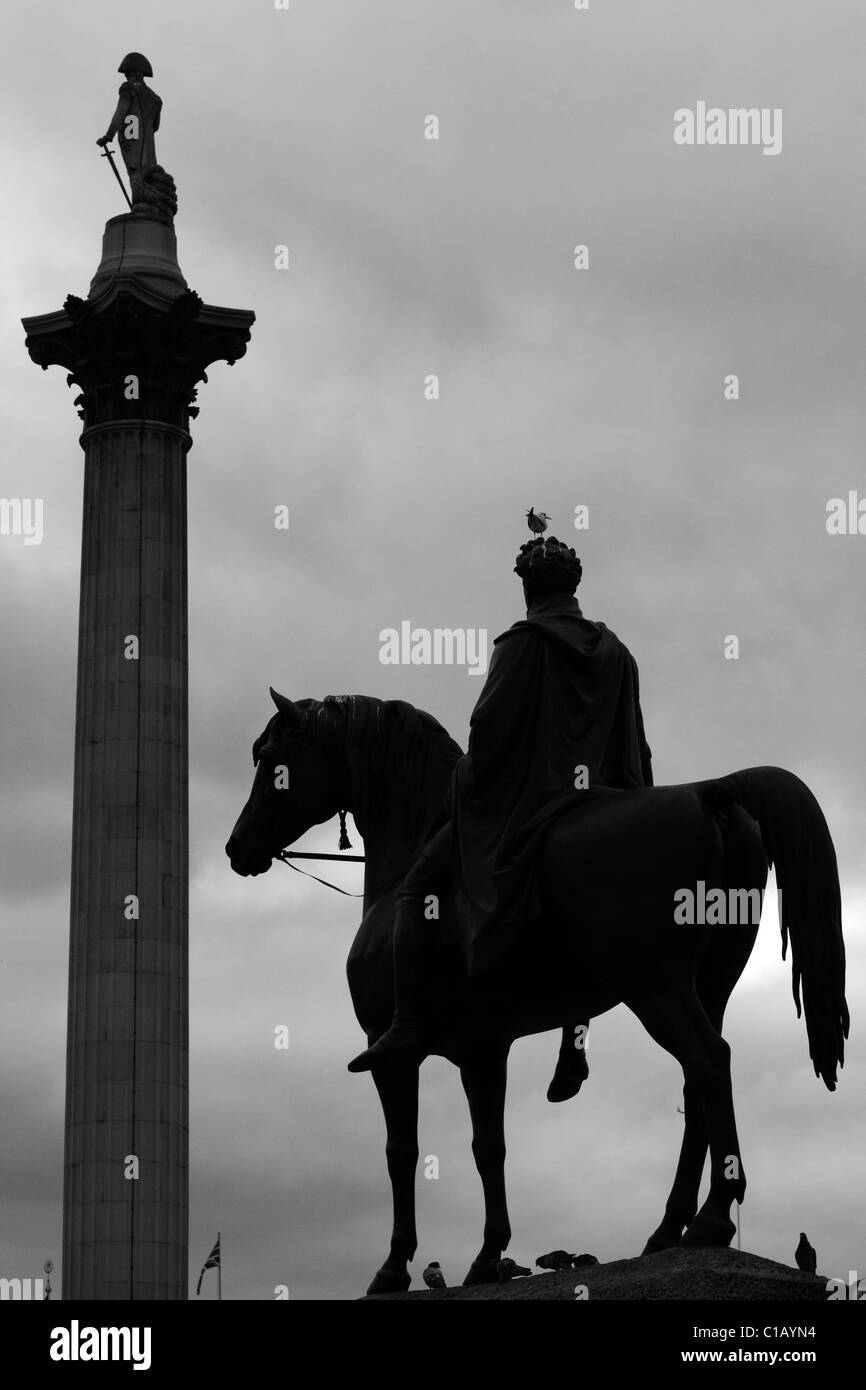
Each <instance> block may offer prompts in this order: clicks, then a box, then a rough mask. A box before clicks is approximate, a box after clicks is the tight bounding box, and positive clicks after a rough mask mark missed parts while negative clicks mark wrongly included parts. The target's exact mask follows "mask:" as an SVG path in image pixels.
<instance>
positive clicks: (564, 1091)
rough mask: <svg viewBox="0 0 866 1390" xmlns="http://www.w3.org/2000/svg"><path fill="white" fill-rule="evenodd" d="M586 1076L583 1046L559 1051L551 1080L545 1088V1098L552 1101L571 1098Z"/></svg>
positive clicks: (586, 1066)
mask: <svg viewBox="0 0 866 1390" xmlns="http://www.w3.org/2000/svg"><path fill="white" fill-rule="evenodd" d="M588 1076H589V1064H588V1063H587V1060H586V1052H585V1051H584V1049H583V1048H569V1049H568V1051H566V1052H560V1054H559V1058H558V1060H557V1063H556V1071H555V1072H554V1073H553V1080H552V1081H551V1083H550V1085H549V1086H548V1088H547V1099H548V1100H551V1101H554V1102H555V1101H560V1100H571V1098H572V1096H576V1095H577V1093H578V1091H579V1090H580V1088H581V1086H582V1085H583V1083H584V1081H585V1080H586V1078H587V1077H588Z"/></svg>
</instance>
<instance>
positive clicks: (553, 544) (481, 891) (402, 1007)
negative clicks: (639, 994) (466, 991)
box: [349, 536, 652, 1100]
mask: <svg viewBox="0 0 866 1390" xmlns="http://www.w3.org/2000/svg"><path fill="white" fill-rule="evenodd" d="M514 569H515V572H516V573H517V574H518V575H519V576H520V578H521V579H522V581H523V593H524V598H525V600H526V619H525V620H524V621H521V622H517V623H515V624H514V625H513V626H512V627H511V628H509V629H508V631H507V632H505V633H503V634H502V635H501V636H500V637H498V638H497V639H496V642H495V644H494V652H493V657H492V659H491V662H490V670H489V671H488V674H487V680H486V681H485V684H484V689H483V690H482V692H481V695H480V697H479V700H478V703H477V705H476V706H475V710H474V711H473V714H472V718H471V721H470V735H469V747H468V750H467V752H466V753H465V755H464V756H463V757H462V758H461V759H460V760H459V762H458V763H457V765H456V767H455V770H454V777H453V781H452V787H451V794H450V805H449V816H448V819H447V820H446V821H445V823H444V824H441V822H440V828H439V829H438V830H437V831H436V833H435V834H434V835H432V836H431V838H430V839H429V840H428V841H427V844H426V845H425V846H424V848H423V850H422V852H421V854H420V856H419V857H418V859H417V860H416V861H415V863H414V864H413V865H412V867H411V868H410V870H409V872H408V873H407V875H406V877H405V878H404V880H403V882H402V884H401V886H400V889H399V891H398V893H397V897H396V921H395V927H394V995H395V1010H394V1017H393V1020H392V1022H391V1026H390V1027H389V1028H388V1030H387V1031H386V1032H385V1033H384V1034H383V1035H382V1037H381V1038H379V1039H378V1041H377V1042H375V1043H374V1044H373V1045H372V1046H371V1047H369V1048H367V1049H366V1051H365V1052H362V1053H361V1054H360V1056H358V1057H356V1058H355V1059H354V1060H353V1061H352V1062H350V1063H349V1070H350V1071H366V1070H368V1069H369V1068H370V1067H372V1066H373V1065H375V1064H377V1063H378V1062H380V1061H385V1060H387V1059H388V1058H390V1057H394V1058H396V1057H401V1056H408V1055H412V1054H413V1053H414V1052H416V1051H417V1046H418V992H419V989H418V987H419V978H418V976H419V959H420V952H421V948H422V946H423V945H424V944H425V943H426V942H427V941H428V939H429V938H428V933H430V932H433V931H435V929H436V928H435V925H433V926H431V923H430V921H429V920H428V914H427V912H426V911H425V906H426V904H428V903H429V900H430V895H431V894H437V895H438V894H439V893H441V892H443V891H444V890H445V889H447V887H448V885H449V884H450V883H452V882H453V883H454V884H455V885H456V886H457V888H458V891H459V901H460V912H459V925H460V931H461V937H462V941H463V946H464V950H465V954H466V960H467V968H468V971H469V974H470V975H478V974H482V973H485V972H486V971H488V970H489V969H490V968H491V966H492V965H494V964H496V963H497V962H498V961H499V960H501V959H502V957H503V956H504V955H506V954H507V952H508V950H509V948H510V947H511V946H512V945H513V943H514V940H515V938H516V936H517V935H518V933H519V932H520V931H521V930H523V929H524V928H526V927H527V926H530V927H531V924H532V921H533V919H535V920H537V919H538V917H539V916H540V913H541V910H540V904H539V898H538V887H537V884H536V882H535V876H534V873H533V861H534V857H535V853H536V851H537V848H538V843H539V841H540V839H541V837H542V835H543V833H544V831H545V830H546V829H547V828H548V826H549V824H550V820H551V818H552V817H553V816H554V815H555V814H557V813H558V812H559V811H560V810H567V809H569V807H572V806H574V804H575V797H576V794H577V793H576V791H575V788H577V789H578V790H580V789H584V788H588V789H592V788H595V787H602V786H606V787H620V788H631V787H642V786H651V785H652V770H651V760H650V750H649V748H648V746H647V743H646V739H645V737H644V729H643V718H642V715H641V710H640V702H639V694H638V674H637V666H636V664H635V661H634V658H633V657H632V655H631V653H630V652H629V651H628V649H627V648H626V647H625V646H624V645H623V644H622V643H621V642H620V641H619V639H618V638H617V637H616V636H615V635H614V633H612V632H611V631H610V629H609V628H607V627H605V626H604V624H603V623H596V622H590V621H589V620H588V619H586V618H584V617H583V614H582V613H581V610H580V606H579V604H578V602H577V599H576V598H575V597H574V594H575V590H576V588H577V585H578V584H579V582H580V578H581V571H582V567H581V563H580V560H579V559H578V558H577V556H576V555H575V553H574V551H573V550H571V549H569V547H568V546H566V545H563V544H562V543H561V542H560V541H558V540H557V539H556V537H555V536H549V537H541V536H538V537H536V538H535V539H533V540H531V541H528V542H527V543H526V544H525V545H523V546H521V549H520V554H519V556H518V557H517V563H516V564H515V566H514ZM580 1025H581V1020H579V1019H567V1020H566V1021H565V1026H564V1028H563V1035H562V1043H561V1046H560V1054H559V1060H558V1062H557V1066H556V1072H555V1074H554V1078H553V1081H552V1082H551V1085H550V1088H549V1090H548V1099H550V1100H565V1099H568V1098H569V1097H571V1096H573V1095H576V1094H577V1092H578V1090H579V1089H580V1086H581V1083H582V1081H583V1080H584V1079H585V1077H586V1076H587V1074H588V1072H587V1066H586V1058H585V1055H584V1052H583V1050H582V1047H581V1046H580V1044H579V1042H578V1045H576V1036H575V1032H576V1029H577V1028H578V1027H580ZM581 1036H582V1037H585V1025H584V1027H583V1030H582V1034H581Z"/></svg>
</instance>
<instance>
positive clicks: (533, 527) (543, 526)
mask: <svg viewBox="0 0 866 1390" xmlns="http://www.w3.org/2000/svg"><path fill="white" fill-rule="evenodd" d="M549 520H550V517H549V516H548V515H547V512H536V511H533V509H532V507H530V508H529V511H528V512H527V513H526V524H527V526H528V527H529V529H530V531H532V533H533V534H534V535H536V536H541V535H543V534H544V532H545V531H546V530H547V523H548V521H549Z"/></svg>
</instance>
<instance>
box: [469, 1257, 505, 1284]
mask: <svg viewBox="0 0 866 1390" xmlns="http://www.w3.org/2000/svg"><path fill="white" fill-rule="evenodd" d="M463 1283H464V1285H466V1284H498V1283H499V1261H498V1260H495V1259H493V1258H492V1257H491V1258H490V1259H486V1260H473V1262H472V1265H471V1266H470V1269H469V1273H468V1274H467V1276H466V1278H465V1279H464V1280H463Z"/></svg>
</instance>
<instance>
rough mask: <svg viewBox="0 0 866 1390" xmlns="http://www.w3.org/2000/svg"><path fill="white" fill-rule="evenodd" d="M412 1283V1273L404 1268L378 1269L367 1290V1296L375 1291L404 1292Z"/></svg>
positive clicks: (375, 1292)
mask: <svg viewBox="0 0 866 1390" xmlns="http://www.w3.org/2000/svg"><path fill="white" fill-rule="evenodd" d="M411 1283H412V1275H411V1274H410V1273H409V1271H408V1270H405V1269H400V1270H398V1269H380V1270H379V1271H378V1273H377V1274H375V1275H374V1276H373V1282H372V1284H371V1285H370V1287H369V1289H368V1290H367V1297H368V1298H369V1297H370V1295H371V1294H377V1293H405V1292H406V1290H407V1289H408V1287H409V1285H410V1284H411Z"/></svg>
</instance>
